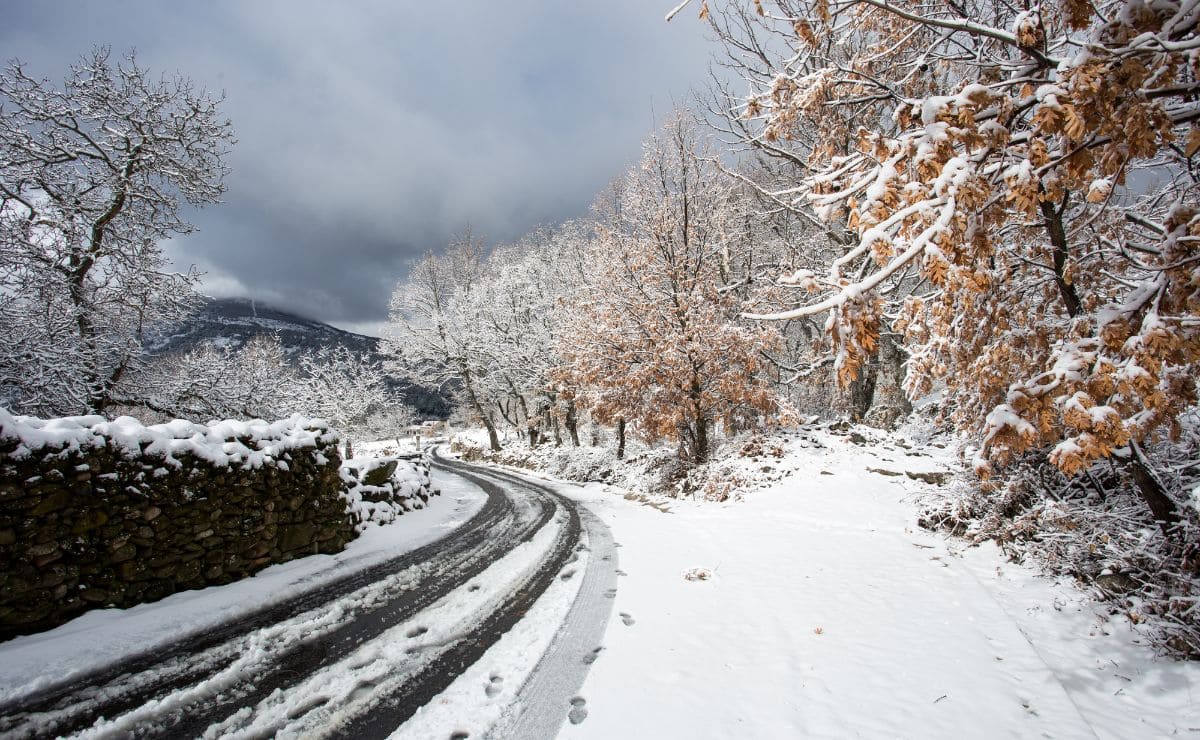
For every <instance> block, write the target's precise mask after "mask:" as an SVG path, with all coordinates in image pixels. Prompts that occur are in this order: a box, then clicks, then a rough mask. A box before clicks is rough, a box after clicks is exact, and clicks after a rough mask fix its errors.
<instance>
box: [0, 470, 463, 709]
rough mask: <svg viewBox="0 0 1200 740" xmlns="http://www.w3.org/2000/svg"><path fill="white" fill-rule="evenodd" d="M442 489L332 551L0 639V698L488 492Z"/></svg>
mask: <svg viewBox="0 0 1200 740" xmlns="http://www.w3.org/2000/svg"><path fill="white" fill-rule="evenodd" d="M432 485H433V486H435V487H437V488H439V489H440V490H441V492H442V495H441V496H439V497H435V498H433V499H431V500H430V501H429V504H428V506H427V507H426V508H425V509H423V510H420V511H415V512H412V513H409V514H406V515H405V516H402V517H400V518H399V519H397V520H395V521H394V522H392V523H390V524H388V525H387V526H380V527H376V526H371V527H367V528H366V529H365V531H363V533H362V534H361V535H360V536H359V537H358V539H356V540H354V541H352V542H350V543H349V544H348V545H347V546H346V549H345V550H343V551H342V552H340V553H337V554H335V555H313V556H310V557H306V558H302V559H299V560H293V561H291V562H288V563H284V564H281V565H273V566H270V567H268V568H265V569H264V570H262V571H259V572H258V573H256V574H255V575H254V576H252V577H250V578H247V579H244V580H241V581H238V582H236V583H232V584H229V585H226V586H215V587H211V588H206V589H201V590H193V591H185V592H181V593H176V594H173V595H171V596H168V597H167V598H165V599H162V600H161V601H156V602H154V603H150V604H140V605H138V606H135V607H132V608H130V609H102V610H95V611H91V612H88V613H86V614H84V615H82V616H80V617H78V618H76V619H74V620H72V621H71V622H68V623H67V624H64V625H62V626H60V627H57V628H55V629H52V630H49V631H46V632H42V633H39V634H36V635H28V636H25V637H18V638H15V639H13V640H9V641H7V642H4V643H0V700H5V699H9V698H12V697H15V696H22V695H26V694H29V693H30V692H32V691H35V690H37V689H38V688H40V687H42V686H45V685H47V684H50V683H57V682H60V681H62V680H65V679H69V678H70V677H71V676H73V675H79V674H82V673H87V672H89V671H92V670H94V669H96V668H99V667H102V666H106V665H111V664H112V663H115V662H117V661H120V660H121V659H122V658H124V657H125V656H128V655H132V654H138V653H145V652H147V651H152V650H154V649H155V648H156V647H160V646H165V645H168V644H170V643H172V642H174V641H176V640H178V639H180V638H182V637H184V636H186V635H189V634H195V633H200V632H204V631H206V630H209V629H211V628H213V627H214V626H216V625H219V624H222V623H224V622H227V621H231V620H235V619H237V618H239V617H242V616H244V615H246V614H249V613H251V612H254V611H257V610H260V609H262V608H266V607H269V606H271V605H273V604H277V603H280V602H283V601H285V600H287V599H289V598H291V597H293V596H295V595H296V594H298V593H300V592H302V591H306V590H309V589H312V588H315V587H317V586H320V585H321V584H324V583H327V582H330V581H332V580H333V579H335V578H338V577H341V576H344V575H345V574H347V573H349V572H351V571H354V570H358V569H362V568H366V567H369V566H371V565H374V564H376V563H379V562H381V561H383V560H386V559H388V558H392V557H395V556H397V555H400V554H402V553H405V552H409V551H411V550H414V549H416V548H418V547H421V546H422V545H425V544H427V543H430V542H433V541H435V540H437V539H440V538H441V537H443V536H445V535H447V534H449V533H450V532H452V531H453V530H454V529H455V528H457V527H458V526H459V525H461V524H462V523H463V522H465V521H467V520H468V519H470V518H471V516H473V515H474V514H475V513H476V512H477V511H478V510H479V508H480V507H481V506H482V505H483V502H484V500H485V497H484V495H483V493H482V491H480V490H479V489H478V488H476V487H475V486H472V485H470V484H467V483H465V482H463V481H461V479H458V478H456V477H453V476H445V477H443V476H442V475H440V474H438V473H434V475H433V479H432Z"/></svg>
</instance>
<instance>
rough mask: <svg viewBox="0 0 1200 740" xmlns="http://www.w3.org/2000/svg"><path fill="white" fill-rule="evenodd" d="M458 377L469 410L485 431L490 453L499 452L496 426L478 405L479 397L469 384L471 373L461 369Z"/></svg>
mask: <svg viewBox="0 0 1200 740" xmlns="http://www.w3.org/2000/svg"><path fill="white" fill-rule="evenodd" d="M459 375H460V376H461V377H462V379H463V388H464V389H466V391H467V400H468V401H470V402H471V409H472V410H474V411H475V413H476V414H478V415H479V420H480V421H482V422H483V426H484V428H485V429H487V433H488V443H489V444H490V445H491V447H492V452H499V451H500V436H499V435H498V434H496V425H495V423H493V422H492V417H491V416H490V415H489V414H487V413H486V412H485V411H484V410H483V404H481V403H479V396H477V395H475V386H474V385H473V384H472V383H471V372H470V371H469V370H467V369H466V368H465V367H464V368H461V370H460V372H459Z"/></svg>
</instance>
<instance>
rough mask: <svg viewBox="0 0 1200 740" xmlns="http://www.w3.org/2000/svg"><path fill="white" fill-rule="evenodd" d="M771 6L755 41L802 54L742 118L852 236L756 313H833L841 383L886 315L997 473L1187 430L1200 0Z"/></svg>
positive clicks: (1196, 232) (1195, 255) (784, 59)
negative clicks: (800, 291)
mask: <svg viewBox="0 0 1200 740" xmlns="http://www.w3.org/2000/svg"><path fill="white" fill-rule="evenodd" d="M735 5H739V6H740V5H741V4H738V3H735ZM775 6H776V7H775V8H774V10H773V12H771V13H769V14H768V18H766V19H762V20H760V21H756V22H757V23H759V24H760V25H759V26H758V27H757V30H758V33H759V34H760V35H765V32H770V33H772V34H774V35H776V36H779V35H784V34H788V35H790V36H791V37H792V38H793V41H792V42H791V44H790V49H791V53H790V55H786V56H785V55H780V56H779V57H778V59H777V60H776V62H775V63H773V64H772V65H771V66H772V71H773V76H772V77H769V78H768V77H766V76H762V75H760V76H757V77H755V76H747V79H748V80H750V82H751V89H750V90H749V91H748V93H747V95H746V96H745V97H744V98H743V103H742V107H741V109H740V110H738V111H737V112H738V115H740V116H741V118H742V120H743V121H745V122H746V124H745V125H746V126H747V130H749V131H752V132H757V133H756V134H755V135H756V136H757V137H758V140H759V141H762V142H764V145H768V143H770V142H774V143H770V144H769V145H770V146H773V147H776V148H777V149H780V150H782V151H791V152H792V153H793V155H794V156H796V157H797V158H799V157H801V156H802V157H803V160H804V161H805V162H806V163H807V165H808V166H809V167H810V168H811V170H810V174H809V176H807V177H806V178H805V179H804V181H803V183H802V187H800V188H798V189H795V190H794V191H793V192H792V193H790V194H789V195H788V196H787V197H789V198H790V199H791V201H792V202H793V203H795V204H796V206H797V207H804V206H807V207H811V208H812V209H814V210H815V212H816V213H817V214H819V215H820V216H822V217H823V218H825V219H826V220H828V221H830V222H831V223H833V224H836V225H838V226H840V227H844V228H847V229H849V230H850V231H851V232H852V233H853V235H854V239H853V242H852V243H851V245H850V247H849V248H848V249H847V250H846V251H845V253H844V254H843V255H841V256H840V257H838V258H837V259H835V260H833V261H831V263H830V264H829V265H828V271H827V273H826V274H825V275H823V276H813V277H811V278H809V279H808V280H805V281H802V282H803V283H804V284H805V285H806V286H807V287H810V288H811V287H812V285H813V284H814V283H816V284H817V285H818V286H819V288H820V292H819V293H818V295H817V296H816V297H815V299H813V300H811V301H810V302H807V303H805V304H803V305H802V306H800V307H799V308H795V309H791V310H786V311H779V312H775V313H764V314H762V316H763V317H765V318H776V319H779V318H789V317H797V316H804V315H813V314H817V313H822V312H826V311H828V312H830V319H829V322H828V324H827V328H828V330H829V333H830V335H831V336H832V337H833V339H834V340H835V341H836V343H837V345H838V346H839V347H840V356H841V360H840V369H841V372H840V374H839V377H840V378H841V380H842V381H843V382H846V381H847V380H848V379H850V378H851V377H852V376H853V372H854V370H855V368H856V367H857V365H858V364H860V363H861V362H862V360H863V358H864V357H866V356H867V355H868V354H869V353H870V352H871V351H872V349H873V343H874V341H875V338H876V337H877V336H878V333H879V331H880V325H881V324H883V323H885V322H888V321H890V322H891V323H892V325H893V327H894V328H896V329H897V330H900V331H903V332H905V333H906V335H907V338H908V343H909V347H910V349H911V352H912V354H911V357H910V360H909V363H908V370H909V376H908V390H909V392H910V393H911V394H913V395H921V394H924V393H926V392H928V391H929V390H930V389H931V388H932V387H933V386H934V385H935V384H940V383H944V384H946V386H947V387H948V388H949V389H950V390H951V391H952V392H951V393H950V394H948V396H947V397H948V398H949V399H951V400H952V408H951V409H950V412H951V414H952V416H953V418H954V419H955V420H956V421H957V423H958V424H959V425H960V427H961V428H964V429H968V430H972V431H974V432H976V433H977V434H979V435H980V438H981V440H982V443H983V444H982V448H981V454H980V456H979V457H978V459H977V461H976V462H977V469H978V470H979V472H980V473H981V474H983V475H985V476H986V475H987V474H988V473H989V471H990V470H991V468H992V466H993V465H995V464H1001V465H1002V464H1004V463H1006V462H1008V461H1010V460H1012V459H1013V458H1014V456H1016V455H1018V454H1020V453H1022V452H1024V451H1026V450H1030V449H1045V450H1048V451H1049V453H1050V459H1051V460H1052V461H1053V462H1054V463H1055V464H1056V465H1057V466H1058V467H1059V468H1060V469H1062V470H1063V471H1065V472H1068V473H1073V472H1076V471H1079V470H1082V469H1083V468H1085V467H1087V466H1088V465H1089V464H1090V463H1091V462H1092V461H1094V460H1097V459H1100V458H1104V457H1107V456H1110V455H1113V454H1114V453H1116V452H1118V451H1122V450H1125V449H1126V448H1127V447H1128V446H1129V445H1131V444H1133V445H1136V444H1137V443H1139V442H1141V441H1143V440H1146V439H1147V438H1148V437H1149V436H1150V435H1152V434H1153V433H1154V432H1155V431H1156V430H1159V429H1165V430H1167V431H1168V432H1171V433H1174V432H1175V431H1176V430H1177V428H1176V420H1177V419H1178V416H1179V414H1180V413H1181V412H1182V411H1183V410H1184V409H1185V408H1187V407H1188V406H1189V405H1190V404H1192V403H1195V401H1196V393H1197V391H1196V382H1195V378H1196V375H1197V361H1198V360H1200V216H1198V215H1197V214H1198V213H1200V183H1198V181H1197V176H1196V165H1197V162H1196V159H1195V155H1196V154H1197V150H1198V149H1200V128H1198V122H1200V102H1197V99H1198V98H1197V93H1200V34H1198V33H1197V21H1198V20H1200V6H1197V5H1196V4H1195V3H1192V2H1174V1H1172V0H1164V1H1163V2H1158V3H1154V4H1145V3H1141V2H1135V1H1133V0H1109V1H1108V2H1100V3H1082V2H1078V1H1077V0H1064V1H1063V2H1046V3H1042V4H1041V5H1040V6H1036V7H1034V8H1033V9H1031V10H1025V11H1021V10H1018V9H1016V8H1013V7H1012V6H1010V5H1006V4H1003V3H996V2H992V1H991V0H979V1H977V2H968V3H939V4H933V5H930V4H918V3H912V2H907V1H904V0H902V1H900V2H891V1H888V2H885V1H884V0H840V1H836V0H830V1H822V2H804V1H795V2H793V1H791V0H779V1H778V2H776V3H775ZM746 15H748V14H747V13H745V12H744V11H743V14H742V16H739V17H743V18H744V17H745V16H746ZM714 17H715V18H717V20H716V21H714V25H715V26H716V28H717V30H718V32H719V33H724V34H725V37H726V39H727V40H728V39H729V38H730V33H731V29H734V30H736V28H738V27H737V26H731V25H730V24H729V22H728V19H729V18H730V11H728V10H724V11H722V12H721V13H714ZM721 19H725V20H724V21H722V20H721ZM741 28H751V29H752V30H753V28H754V27H752V26H748V25H744V24H743V26H741ZM734 41H736V39H734ZM743 43H744V42H743ZM789 147H790V149H789ZM901 280H910V281H911V280H919V281H920V283H919V285H918V287H917V289H916V290H909V291H904V292H906V293H910V295H908V297H907V298H904V299H903V300H900V299H899V298H896V297H895V296H896V295H897V293H896V292H894V291H893V288H894V286H896V285H897V284H898V283H899V282H900V281H901ZM1135 452H1136V449H1135Z"/></svg>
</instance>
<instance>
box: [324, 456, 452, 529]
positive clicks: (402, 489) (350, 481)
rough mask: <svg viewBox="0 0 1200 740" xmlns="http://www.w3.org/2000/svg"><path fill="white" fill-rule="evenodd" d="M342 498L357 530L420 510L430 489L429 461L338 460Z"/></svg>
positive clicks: (393, 459)
mask: <svg viewBox="0 0 1200 740" xmlns="http://www.w3.org/2000/svg"><path fill="white" fill-rule="evenodd" d="M339 474H340V475H341V479H342V485H343V492H342V497H343V498H345V499H346V509H347V511H348V512H350V514H351V516H352V517H353V518H354V521H355V527H356V528H357V529H358V531H359V532H362V531H363V530H365V529H366V528H367V527H368V526H369V525H370V524H372V523H374V524H388V523H390V522H392V521H395V519H396V517H398V516H400V515H401V514H403V513H405V512H407V511H412V510H414V509H423V508H425V504H426V503H427V502H428V501H429V497H430V496H436V495H438V493H439V491H438V490H436V489H434V488H432V485H431V482H430V477H429V464H428V463H427V462H425V461H424V460H423V459H412V458H401V457H361V458H356V459H353V460H347V461H345V462H343V463H342V467H341V470H340V471H339Z"/></svg>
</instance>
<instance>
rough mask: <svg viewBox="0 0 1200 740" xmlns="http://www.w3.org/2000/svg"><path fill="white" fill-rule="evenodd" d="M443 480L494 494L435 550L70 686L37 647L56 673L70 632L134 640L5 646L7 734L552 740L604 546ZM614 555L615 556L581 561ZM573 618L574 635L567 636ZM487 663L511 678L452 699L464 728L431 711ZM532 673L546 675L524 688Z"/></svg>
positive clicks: (585, 644)
mask: <svg viewBox="0 0 1200 740" xmlns="http://www.w3.org/2000/svg"><path fill="white" fill-rule="evenodd" d="M440 467H441V468H442V470H441V472H440V475H442V476H443V477H445V476H446V475H447V474H448V473H449V472H450V469H451V468H454V473H453V474H454V475H456V476H458V477H459V478H460V479H467V480H469V481H470V482H471V484H473V485H474V486H476V487H478V489H479V490H481V491H482V492H483V493H484V494H485V495H486V500H484V502H483V504H482V506H481V507H480V508H478V510H477V511H476V512H475V513H474V514H473V515H472V516H470V517H469V518H468V519H467V521H465V523H463V524H462V525H461V526H459V527H457V528H456V529H454V530H453V531H452V532H451V533H450V534H447V535H446V536H444V537H442V538H440V539H437V540H435V541H432V542H427V543H425V544H422V545H420V546H418V547H416V548H415V549H409V550H408V551H407V552H403V554H399V555H396V554H395V553H393V554H392V555H391V556H389V557H387V558H384V559H378V558H377V559H376V560H375V562H369V559H368V560H367V563H366V564H364V563H363V562H357V563H351V564H347V563H343V565H344V566H345V567H344V568H342V572H341V573H338V574H336V576H333V577H329V576H328V574H325V576H324V577H314V578H313V579H312V580H313V583H312V584H311V585H310V586H309V587H305V588H301V589H299V590H293V592H292V593H290V594H289V595H288V596H287V597H286V598H282V599H279V598H264V599H263V602H262V603H260V604H259V605H256V606H258V608H253V606H255V605H252V607H251V608H250V609H249V610H242V613H240V614H238V616H237V617H236V618H233V619H228V620H226V621H222V622H219V623H216V624H208V625H205V626H204V628H203V629H195V630H192V631H190V632H188V633H187V634H186V635H175V636H173V637H174V639H172V640H171V641H169V642H167V643H165V644H164V643H159V644H154V645H153V647H152V648H151V649H147V647H148V646H147V645H141V646H139V648H140V649H137V650H126V651H125V653H123V654H117V655H111V656H108V660H106V661H98V662H96V664H95V665H93V666H91V667H90V668H89V669H86V670H83V671H77V672H76V673H75V675H71V676H70V677H69V678H66V679H65V680H64V677H63V676H61V674H60V675H58V676H55V675H53V674H52V673H51V674H49V675H47V674H45V673H41V672H39V667H38V665H37V661H36V656H37V655H38V653H39V652H42V653H44V654H46V655H47V656H50V659H49V660H47V661H45V663H44V667H45V669H47V670H53V666H54V665H55V663H56V659H55V658H54V657H53V656H54V655H55V654H56V649H57V653H58V658H57V660H58V661H64V662H65V661H69V660H70V656H69V655H67V653H68V652H69V650H70V648H69V647H68V646H67V643H71V642H77V641H78V635H79V634H80V632H83V633H87V632H89V631H92V632H93V633H94V634H93V636H94V637H96V638H99V639H104V638H105V636H106V635H108V636H109V637H111V635H109V633H112V632H114V631H115V633H116V634H117V637H115V638H113V639H115V640H116V641H118V642H125V643H126V644H128V645H133V644H136V643H132V642H130V641H129V638H128V636H127V635H126V636H125V638H124V639H121V636H120V631H121V630H120V628H119V624H118V623H117V622H113V623H111V624H108V625H107V627H106V626H105V625H101V626H100V627H99V628H97V629H96V630H87V629H76V630H72V629H71V625H65V626H64V628H60V629H59V630H55V631H52V632H50V633H47V635H45V636H40V635H39V636H33V637H32V638H22V639H20V640H16V641H13V643H10V644H7V645H4V646H0V661H2V660H3V659H4V658H5V657H6V653H7V654H8V657H11V658H12V659H13V660H15V661H16V662H18V663H20V662H21V661H24V662H25V664H26V666H27V667H28V668H29V669H30V671H31V672H30V673H29V674H27V675H25V676H24V677H12V676H5V675H3V671H2V669H0V691H2V692H3V693H0V734H5V735H8V734H15V735H20V736H55V735H78V736H82V737H127V736H130V735H136V736H143V737H150V736H169V737H183V736H188V737H194V736H209V737H218V736H220V737H231V736H233V737H237V736H243V737H250V736H252V737H262V736H270V735H275V736H304V737H313V736H331V735H336V736H345V737H350V736H353V737H385V736H388V735H390V734H392V733H393V732H394V731H396V729H397V728H398V727H400V728H401V731H402V732H406V733H408V734H410V735H412V736H423V735H425V733H426V731H427V730H431V729H432V728H433V727H434V726H439V725H442V724H447V723H448V726H449V727H450V729H449V730H447V731H446V733H445V734H446V735H447V736H449V735H450V734H452V733H453V732H454V731H455V730H454V728H455V727H457V726H458V725H457V724H456V723H461V722H466V721H468V720H469V724H470V726H471V727H472V729H475V730H476V731H478V730H480V729H486V728H488V727H490V726H492V725H493V724H495V723H497V722H502V723H504V726H506V727H537V728H539V729H538V730H537V731H538V732H539V734H540V733H545V732H549V733H550V734H553V732H555V731H556V729H557V726H558V725H559V724H561V723H562V722H564V721H566V719H567V715H568V713H569V712H571V711H574V709H575V708H573V707H572V705H571V703H570V701H571V699H572V698H573V692H574V691H576V690H577V689H578V687H579V685H580V684H581V683H582V682H583V678H584V675H583V674H584V671H585V670H586V666H587V665H588V662H587V661H585V660H584V658H585V657H586V655H587V654H590V653H591V652H592V650H593V649H594V647H595V645H597V644H598V643H599V637H600V635H601V634H602V633H603V630H604V622H605V620H606V619H607V614H608V611H609V609H610V607H611V603H612V601H611V597H612V596H613V595H614V594H615V591H612V592H609V591H610V589H612V587H614V586H615V583H611V584H610V581H614V582H615V573H614V569H615V562H612V563H609V562H607V561H610V560H612V559H613V558H614V556H613V554H612V550H611V537H609V536H608V535H607V530H606V529H605V527H604V525H603V524H601V523H600V522H599V520H597V519H596V518H595V517H592V516H590V515H588V514H587V513H586V512H584V513H583V519H582V520H581V512H580V508H581V507H579V506H578V505H576V504H575V503H573V502H571V501H569V500H568V499H566V498H564V497H562V496H559V495H557V494H554V493H552V492H550V491H549V490H547V489H544V488H541V487H539V486H537V485H534V484H530V483H528V482H523V481H519V480H516V479H510V478H507V477H505V476H502V475H501V474H495V473H487V474H482V475H481V474H479V473H478V472H468V471H467V469H466V466H461V465H460V464H456V463H452V462H450V461H442V462H441V463H440ZM457 485H458V486H459V487H462V486H463V485H465V484H464V483H462V482H461V480H460V482H459V483H458V484H457ZM606 542H607V543H609V544H608V551H607V552H601V553H594V552H591V551H590V550H589V543H590V544H591V545H592V546H593V547H594V546H595V545H596V544H601V545H603V544H604V543H606ZM348 562H349V561H348ZM602 563H604V565H603V566H602V565H601V564H602ZM352 566H354V567H352ZM346 571H349V572H346ZM251 580H254V579H251ZM219 590H220V589H208V590H206V591H214V592H216V591H219ZM201 593H203V592H201ZM263 596H264V597H268V596H272V595H271V594H263ZM145 606H146V607H152V606H153V605H145ZM143 611H145V609H143ZM161 611H163V613H164V614H168V613H169V612H170V609H165V610H161ZM565 620H569V621H571V624H572V629H570V630H560V629H559V627H560V626H561V625H562V624H563V622H564V621H565ZM518 622H519V623H520V624H519V625H518ZM114 625H115V626H114ZM514 625H518V626H517V627H516V628H514ZM105 629H107V630H108V632H106V631H105ZM55 633H58V634H57V638H58V639H57V643H58V644H57V646H56V635H55ZM568 634H569V638H568V637H566V636H565V635H568ZM39 648H41V649H39ZM482 658H488V661H490V663H489V662H488V661H481V659H482ZM85 660H86V659H85ZM497 660H500V662H501V663H502V664H503V668H504V669H503V670H490V671H489V675H488V676H486V677H485V678H484V679H483V680H482V683H480V682H479V679H477V678H470V679H469V680H470V681H474V682H476V683H477V684H478V685H476V686H473V688H474V689H475V691H474V693H475V694H477V696H476V697H475V698H474V703H475V704H478V705H479V706H471V702H464V701H461V700H460V701H459V702H457V703H455V704H454V706H455V707H456V708H457V709H458V710H459V711H463V710H464V708H465V707H470V717H463V716H440V715H439V714H438V712H436V711H434V710H433V709H431V708H430V707H425V706H424V705H427V704H429V703H430V700H431V699H433V698H434V697H436V696H438V695H439V694H441V693H443V692H445V691H450V692H453V691H455V687H456V686H459V685H460V684H463V682H464V680H468V677H469V676H470V675H471V673H472V671H478V670H480V669H479V667H478V664H480V663H481V662H482V663H484V664H487V665H493V664H495V663H496V661H497ZM535 666H537V667H538V671H537V676H538V680H536V681H535V680H527V679H528V677H529V676H530V675H532V674H534V667H535ZM459 690H460V691H461V688H460V689H459ZM559 694H561V696H559ZM423 707H424V708H423ZM546 707H557V708H555V709H551V710H550V711H546V710H545V708H546ZM422 708H423V709H422ZM418 709H421V711H420V712H418ZM533 710H536V711H533ZM414 713H416V714H418V715H419V716H416V717H414V716H413V715H414ZM410 719H411V720H412V721H409V720H410ZM481 720H487V722H486V724H485V725H483V726H482V727H481V726H480V725H479V722H480V721H481Z"/></svg>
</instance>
